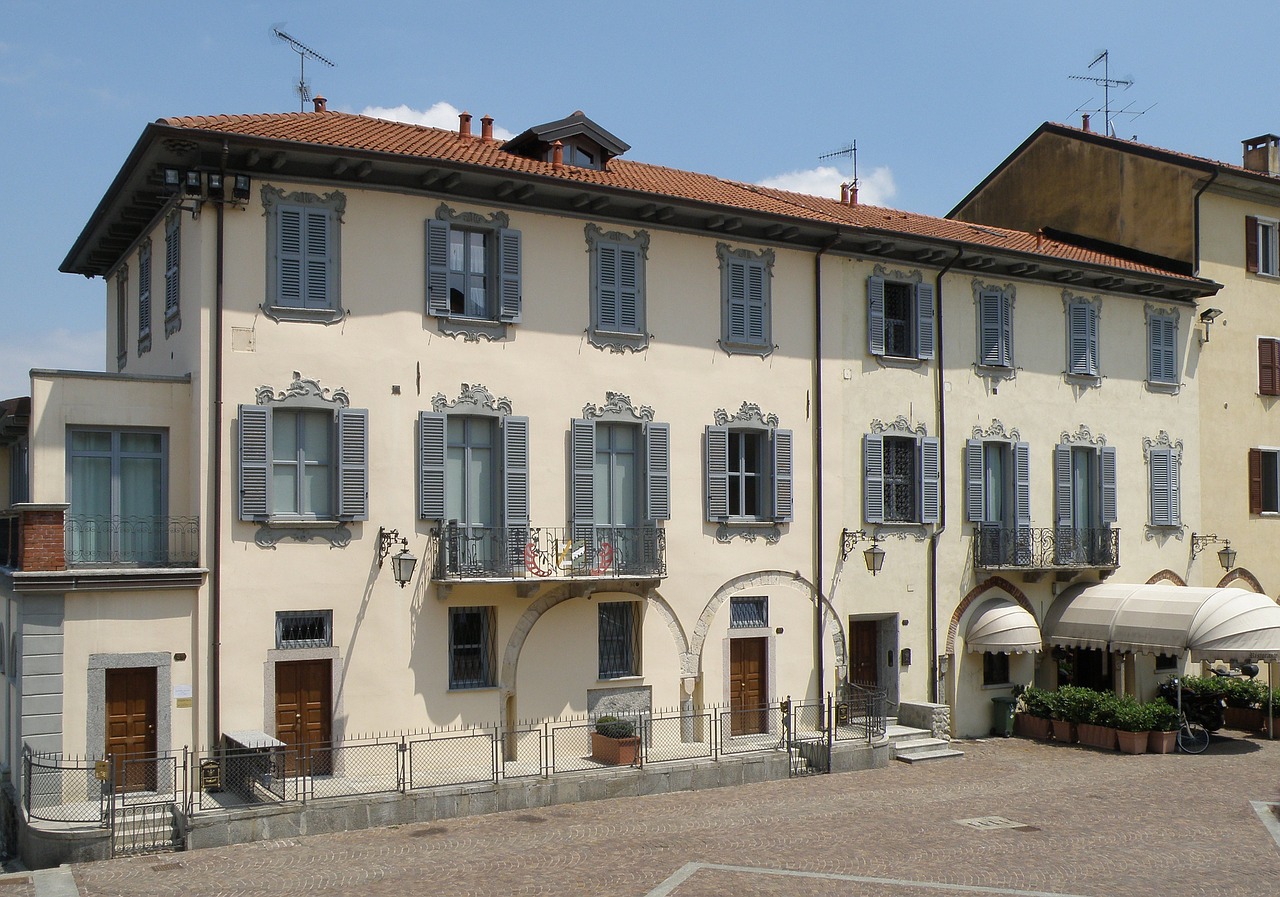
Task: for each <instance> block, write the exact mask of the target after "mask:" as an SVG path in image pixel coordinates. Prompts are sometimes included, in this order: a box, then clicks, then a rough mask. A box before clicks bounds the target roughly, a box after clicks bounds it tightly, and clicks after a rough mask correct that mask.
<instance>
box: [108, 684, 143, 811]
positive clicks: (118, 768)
mask: <svg viewBox="0 0 1280 897" xmlns="http://www.w3.org/2000/svg"><path fill="white" fill-rule="evenodd" d="M105 672H106V674H107V689H106V690H107V694H106V699H107V708H106V710H107V743H106V752H107V756H108V757H109V758H110V763H111V764H112V775H113V778H114V781H115V783H116V788H117V790H121V791H155V790H156V668H155V667H137V668H126V669H117V670H106V671H105Z"/></svg>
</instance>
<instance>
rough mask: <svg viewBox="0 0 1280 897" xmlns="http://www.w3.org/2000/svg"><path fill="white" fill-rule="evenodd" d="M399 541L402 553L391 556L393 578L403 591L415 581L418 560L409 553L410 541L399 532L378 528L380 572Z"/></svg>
mask: <svg viewBox="0 0 1280 897" xmlns="http://www.w3.org/2000/svg"><path fill="white" fill-rule="evenodd" d="M397 541H399V542H400V551H399V552H398V553H397V554H394V555H392V556H391V576H392V577H393V578H394V579H395V581H396V582H397V583H399V585H400V588H402V589H403V588H404V587H405V586H406V585H408V584H409V582H410V581H411V580H412V579H413V568H414V565H416V564H417V563H418V559H417V558H416V557H414V556H413V555H412V554H410V553H409V540H408V539H406V538H404V537H402V536H401V535H400V531H399V530H396V529H385V528H383V527H378V569H379V570H381V569H382V562H383V561H384V560H386V557H387V555H389V554H391V549H392V548H393V547H395V543H396V542H397Z"/></svg>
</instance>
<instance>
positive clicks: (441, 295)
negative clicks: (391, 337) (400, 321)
mask: <svg viewBox="0 0 1280 897" xmlns="http://www.w3.org/2000/svg"><path fill="white" fill-rule="evenodd" d="M426 257H427V314H429V315H436V316H437V317H444V316H447V315H448V314H449V223H448V222H447V221H437V220H436V219H434V218H428V219H427V229H426Z"/></svg>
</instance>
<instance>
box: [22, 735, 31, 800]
mask: <svg viewBox="0 0 1280 897" xmlns="http://www.w3.org/2000/svg"><path fill="white" fill-rule="evenodd" d="M22 782H23V785H22V791H23V794H22V797H23V803H25V804H26V807H27V816H28V817H29V816H31V746H30V745H28V744H24V745H23V746H22Z"/></svg>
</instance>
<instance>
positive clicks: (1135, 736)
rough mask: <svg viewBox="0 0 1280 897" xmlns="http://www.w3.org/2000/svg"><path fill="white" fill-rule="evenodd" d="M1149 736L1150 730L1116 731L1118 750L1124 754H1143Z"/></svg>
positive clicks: (1145, 750)
mask: <svg viewBox="0 0 1280 897" xmlns="http://www.w3.org/2000/svg"><path fill="white" fill-rule="evenodd" d="M1150 738H1151V733H1150V732H1126V731H1124V730H1123V729H1119V730H1117V731H1116V740H1117V741H1118V742H1119V744H1120V751H1121V752H1122V753H1125V754H1145V753H1146V752H1147V742H1148V741H1149V740H1150Z"/></svg>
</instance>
